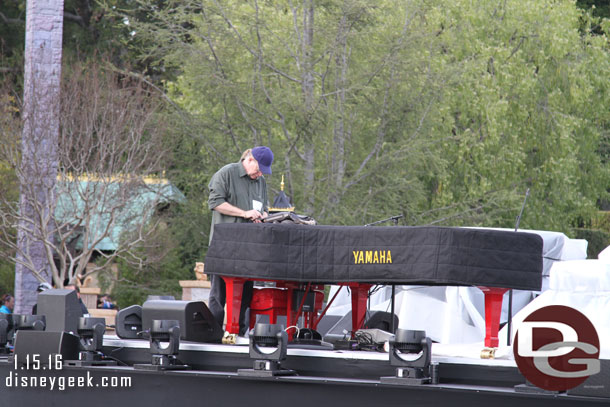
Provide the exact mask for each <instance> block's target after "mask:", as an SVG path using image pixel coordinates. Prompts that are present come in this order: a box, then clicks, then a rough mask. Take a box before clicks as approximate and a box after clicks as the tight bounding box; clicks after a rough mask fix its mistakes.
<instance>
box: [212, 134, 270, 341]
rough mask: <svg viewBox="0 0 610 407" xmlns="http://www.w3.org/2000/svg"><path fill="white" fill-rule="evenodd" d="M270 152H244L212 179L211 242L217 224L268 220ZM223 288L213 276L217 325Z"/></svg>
mask: <svg viewBox="0 0 610 407" xmlns="http://www.w3.org/2000/svg"><path fill="white" fill-rule="evenodd" d="M272 163H273V152H272V151H271V149H269V148H268V147H265V146H259V147H254V148H253V149H249V150H246V151H244V153H243V154H242V156H241V159H240V161H239V162H236V163H232V164H228V165H225V166H224V167H222V168H221V169H220V170H218V172H217V173H216V174H214V175H213V176H212V179H211V180H210V184H209V185H208V187H209V189H210V197H209V199H208V207H209V208H210V209H211V210H212V227H211V229H210V243H211V242H212V237H213V235H214V225H216V224H218V223H240V222H254V223H260V222H261V220H262V219H264V218H265V217H267V207H268V200H267V183H266V182H265V178H264V177H263V174H271V164H272ZM252 286H253V283H252V281H248V282H246V283H245V284H244V290H243V295H242V301H241V309H240V313H239V335H240V336H244V335H245V334H246V332H247V331H248V320H247V318H246V316H247V315H246V311H247V309H248V307H249V306H250V301H251V300H252ZM225 302H226V288H225V282H224V280H223V279H222V277H220V276H218V275H212V289H211V291H210V299H209V307H210V311H211V312H212V314H213V315H214V318H215V319H216V321H218V323H219V324H220V326H222V323H223V321H224V306H225Z"/></svg>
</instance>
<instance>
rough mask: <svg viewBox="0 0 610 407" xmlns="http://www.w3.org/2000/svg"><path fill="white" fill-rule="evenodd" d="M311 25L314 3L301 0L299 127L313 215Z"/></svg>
mask: <svg viewBox="0 0 610 407" xmlns="http://www.w3.org/2000/svg"><path fill="white" fill-rule="evenodd" d="M313 27H314V4H313V0H303V40H302V41H303V47H302V52H303V61H302V62H303V71H302V75H301V80H302V89H303V102H304V103H303V104H304V111H305V117H304V123H303V124H304V125H303V128H302V129H301V130H302V131H303V133H304V136H305V137H304V142H305V153H304V157H305V185H304V187H305V188H304V190H305V208H304V209H305V213H307V214H309V215H314V213H313V212H314V210H315V208H314V202H315V200H314V198H315V189H314V186H315V176H314V170H315V149H314V140H313V129H312V126H313V123H312V117H313V107H314V79H313Z"/></svg>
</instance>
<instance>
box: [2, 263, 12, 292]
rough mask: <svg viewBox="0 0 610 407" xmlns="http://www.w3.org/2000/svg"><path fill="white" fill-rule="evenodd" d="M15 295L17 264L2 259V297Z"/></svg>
mask: <svg viewBox="0 0 610 407" xmlns="http://www.w3.org/2000/svg"><path fill="white" fill-rule="evenodd" d="M14 293H15V264H13V263H10V262H8V261H6V260H2V259H0V296H1V295H4V294H11V295H14Z"/></svg>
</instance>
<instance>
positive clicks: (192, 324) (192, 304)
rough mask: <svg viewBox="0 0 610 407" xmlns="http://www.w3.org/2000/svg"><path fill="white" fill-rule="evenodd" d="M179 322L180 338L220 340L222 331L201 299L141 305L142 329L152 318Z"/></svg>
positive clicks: (150, 302) (154, 301) (146, 327)
mask: <svg viewBox="0 0 610 407" xmlns="http://www.w3.org/2000/svg"><path fill="white" fill-rule="evenodd" d="M164 319H165V320H177V321H179V322H180V339H182V340H185V341H193V342H220V340H221V339H222V335H223V333H224V332H223V331H222V328H221V327H220V325H219V324H218V322H216V320H215V319H214V317H213V316H212V313H211V312H210V310H209V309H208V307H207V305H205V303H204V302H202V301H164V300H153V301H146V302H145V303H144V305H143V306H142V329H144V330H148V329H150V328H151V326H152V321H153V320H164Z"/></svg>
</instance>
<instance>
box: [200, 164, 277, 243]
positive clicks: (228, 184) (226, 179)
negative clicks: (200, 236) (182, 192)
mask: <svg viewBox="0 0 610 407" xmlns="http://www.w3.org/2000/svg"><path fill="white" fill-rule="evenodd" d="M208 188H209V189H210V197H209V198H208V207H209V208H210V209H214V208H216V207H217V206H218V205H220V204H222V203H223V202H228V203H230V204H231V205H233V206H236V207H238V208H239V209H243V210H244V211H249V210H251V209H255V207H254V205H255V202H254V201H257V202H260V205H262V206H261V208H262V209H260V212H261V213H262V212H267V211H268V210H267V206H268V201H267V182H266V181H265V178H264V177H262V176H261V177H258V178H257V179H252V178H250V177H249V176H248V173H247V172H246V169H245V168H244V166H243V164H242V163H241V161H239V162H236V163H232V164H228V165H225V166H224V167H222V168H221V169H220V170H218V172H217V173H216V174H214V175H213V176H212V179H211V180H210V184H209V185H208ZM238 222H249V220H248V219H244V218H241V217H236V216H228V215H223V214H222V213H220V212H218V211H214V210H213V211H212V227H211V228H210V242H212V236H213V234H214V225H215V224H217V223H238Z"/></svg>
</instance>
